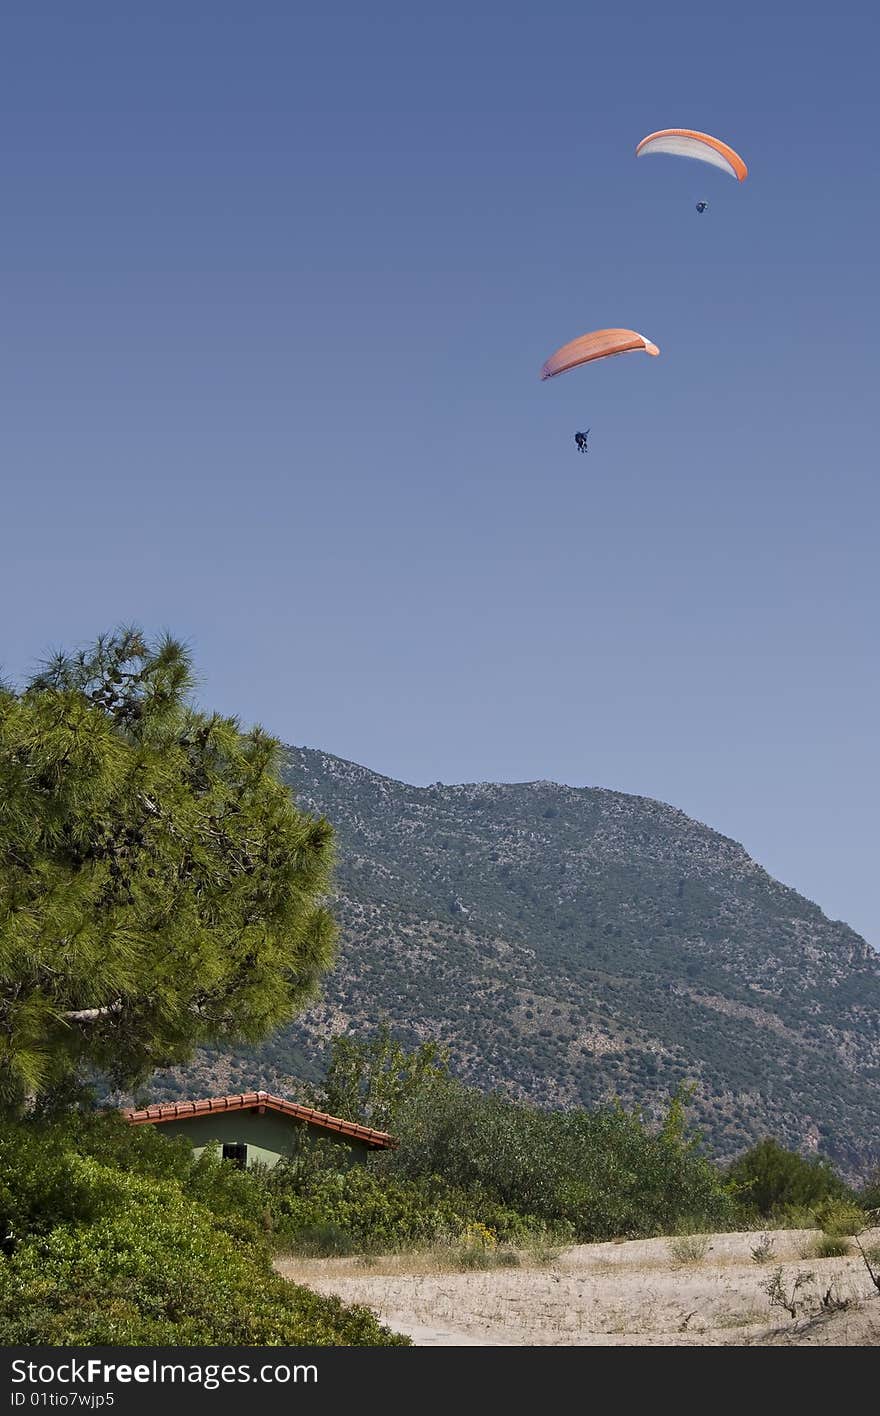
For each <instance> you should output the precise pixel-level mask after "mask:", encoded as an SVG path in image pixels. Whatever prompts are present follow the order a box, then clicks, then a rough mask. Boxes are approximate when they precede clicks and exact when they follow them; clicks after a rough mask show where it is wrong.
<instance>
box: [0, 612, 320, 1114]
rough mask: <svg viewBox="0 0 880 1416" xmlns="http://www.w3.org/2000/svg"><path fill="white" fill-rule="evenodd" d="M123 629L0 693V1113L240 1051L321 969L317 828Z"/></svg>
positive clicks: (178, 676)
mask: <svg viewBox="0 0 880 1416" xmlns="http://www.w3.org/2000/svg"><path fill="white" fill-rule="evenodd" d="M192 686H193V674H192V666H191V662H190V656H189V654H188V652H187V651H186V650H185V648H184V647H183V646H182V645H181V644H180V643H178V642H176V641H175V640H173V639H170V638H165V639H163V640H161V641H159V642H158V643H155V644H149V643H148V642H147V641H146V640H145V639H144V637H143V635H142V634H141V633H140V631H138V630H136V629H131V630H122V631H118V632H117V633H115V634H112V635H108V636H104V637H102V638H101V639H99V640H98V642H97V643H96V644H95V645H94V646H93V647H92V648H90V649H89V650H88V651H83V652H80V653H77V654H74V655H72V656H69V655H65V654H59V655H58V656H57V657H56V658H55V659H53V660H52V661H51V662H50V663H48V664H47V665H46V666H45V667H44V669H43V670H42V671H41V672H40V673H39V674H37V675H36V676H34V677H33V678H32V679H31V680H30V682H29V683H27V684H26V686H25V687H24V688H22V689H20V690H14V689H12V688H10V687H8V686H7V687H3V688H0V1104H2V1105H3V1106H5V1107H7V1108H9V1107H15V1106H19V1105H21V1104H22V1102H23V1100H24V1098H25V1097H26V1096H35V1095H40V1094H41V1093H45V1092H47V1091H51V1090H52V1089H54V1088H57V1087H58V1086H60V1085H62V1084H65V1083H67V1082H69V1081H70V1080H72V1079H74V1078H76V1077H77V1076H78V1075H80V1074H82V1073H83V1072H84V1071H94V1070H97V1071H99V1072H103V1073H104V1074H105V1075H107V1076H108V1077H109V1078H110V1079H111V1081H112V1082H113V1083H114V1084H116V1085H132V1084H134V1083H135V1082H136V1081H138V1080H142V1079H143V1078H144V1077H146V1076H147V1075H148V1074H149V1073H150V1072H151V1071H152V1070H153V1069H154V1068H156V1067H167V1066H170V1065H174V1064H176V1063H179V1062H182V1061H185V1060H186V1059H187V1058H188V1057H190V1056H191V1055H192V1052H193V1050H194V1048H195V1047H197V1046H198V1045H200V1044H204V1043H221V1044H222V1043H232V1042H234V1041H247V1042H255V1041H257V1040H259V1039H260V1038H261V1037H263V1036H264V1035H265V1034H266V1033H267V1032H268V1031H269V1030H271V1029H273V1028H275V1027H277V1026H278V1025H279V1024H281V1023H283V1022H285V1021H286V1020H287V1019H288V1018H290V1017H291V1016H292V1015H293V1014H294V1013H295V1012H296V1011H297V1010H299V1009H300V1008H302V1007H303V1005H304V1004H305V1003H306V1002H307V1001H308V1000H309V999H311V998H312V997H313V996H314V994H315V991H316V988H317V984H318V981H319V979H320V976H321V974H322V973H323V972H324V971H325V970H326V969H327V968H328V967H329V966H330V964H331V962H332V957H333V940H334V927H333V924H332V921H331V918H330V915H329V913H328V911H327V909H326V907H325V905H324V903H323V900H324V895H325V892H326V891H327V889H328V885H329V879H330V870H331V864H332V851H333V835H332V828H331V827H330V825H329V824H328V822H327V821H325V820H323V819H315V818H313V817H310V816H307V815H305V814H303V813H302V812H300V811H299V810H298V809H297V808H296V806H295V805H294V803H293V801H292V799H291V797H290V795H289V792H288V791H287V789H286V787H285V786H284V785H283V784H282V783H281V781H280V780H279V778H278V775H277V763H278V753H279V746H278V744H277V742H276V741H275V740H274V739H273V738H271V737H269V736H268V735H267V734H266V733H264V732H263V731H262V730H261V729H260V728H254V729H252V730H251V731H248V732H242V731H241V730H240V727H239V725H238V723H237V721H236V720H234V719H231V718H228V717H221V716H219V715H216V714H215V715H206V714H204V713H202V712H199V711H197V710H196V709H195V708H193V707H192V706H191V703H190V694H191V690H192Z"/></svg>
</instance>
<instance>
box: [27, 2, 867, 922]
mask: <svg viewBox="0 0 880 1416" xmlns="http://www.w3.org/2000/svg"><path fill="white" fill-rule="evenodd" d="M878 42H880V15H878V11H877V9H876V7H869V6H868V5H850V4H847V3H843V4H838V5H835V6H834V7H828V6H825V7H823V10H822V11H820V10H819V9H818V8H817V9H815V10H811V9H810V8H809V7H808V6H807V7H805V6H797V7H796V6H794V5H785V6H783V5H774V4H773V3H762V4H753V3H747V4H741V5H738V6H736V7H730V8H729V9H728V11H727V12H726V14H721V13H715V7H713V6H706V5H700V6H696V5H675V6H674V7H673V8H672V9H669V8H667V7H660V6H657V5H647V4H644V3H641V0H638V3H633V4H631V5H629V6H627V7H621V6H607V7H604V13H597V10H596V7H592V6H587V5H584V4H583V3H582V0H580V3H576V4H575V3H555V0H547V3H543V4H541V5H535V4H534V3H533V4H530V5H528V6H526V5H522V4H519V3H518V2H517V0H513V3H508V4H505V5H490V4H484V3H481V0H468V3H467V4H464V3H458V0H450V3H445V4H444V5H443V6H442V7H441V6H436V7H431V8H430V9H429V8H428V7H427V6H424V5H420V4H414V3H411V2H410V3H407V4H388V3H382V0H377V3H374V4H372V5H370V6H365V5H363V4H354V3H338V4H322V5H320V6H315V5H301V4H297V3H284V4H273V3H266V0H252V3H249V4H247V5H245V4H228V3H223V0H220V3H212V4H210V5H208V4H202V3H199V0H188V3H187V4H186V5H180V4H178V3H174V4H170V3H164V0H155V3H153V4H151V5H150V6H138V7H136V6H133V5H131V6H126V5H122V6H120V5H119V4H117V3H114V4H97V3H88V0H84V3H82V4H80V5H77V6H70V5H51V4H42V3H39V2H38V0H34V3H28V4H20V3H10V4H7V5H5V6H4V11H3V20H2V42H0V177H2V192H3V208H2V210H3V217H2V226H0V475H2V478H3V500H2V516H3V528H2V538H0V542H2V559H0V603H2V607H3V609H2V637H0V660H2V662H3V664H4V666H5V669H6V671H7V673H9V674H11V675H13V676H19V675H21V674H24V673H25V672H26V671H27V670H28V669H29V668H30V667H32V666H33V664H34V662H35V661H36V660H38V659H39V658H40V657H41V656H42V655H44V654H45V653H46V652H48V651H49V650H51V649H52V648H54V647H57V646H59V645H74V644H78V643H81V642H83V641H85V640H88V639H89V638H91V637H92V636H93V635H94V634H95V633H97V632H98V631H100V630H102V629H106V628H108V627H112V626H113V625H114V624H116V623H119V622H123V621H137V622H139V623H141V624H142V625H143V626H144V627H145V628H146V629H147V630H148V631H161V630H163V629H169V630H171V631H172V632H174V633H176V634H178V635H180V636H182V637H185V638H186V639H187V640H188V641H189V642H190V643H191V644H192V646H193V649H194V651H195V654H196V659H197V663H198V668H199V672H200V675H201V689H200V697H201V700H202V701H203V702H204V703H205V705H206V706H209V707H216V708H219V709H221V710H224V711H228V712H234V713H237V714H239V715H240V716H241V717H242V719H243V720H245V721H247V722H250V721H255V720H259V721H261V722H263V723H264V724H265V725H266V726H267V727H268V728H270V729H271V730H272V731H274V732H276V733H277V734H279V735H280V736H281V737H282V738H284V739H285V740H287V741H290V742H295V743H305V744H307V745H310V746H319V747H322V748H324V749H326V750H328V751H331V752H336V753H339V754H340V755H342V756H346V757H351V758H354V759H355V760H357V761H360V762H363V763H365V764H366V765H368V766H370V767H373V768H375V769H377V770H379V771H383V772H387V773H389V774H391V775H394V776H398V777H401V778H404V779H406V780H409V781H413V782H431V781H435V780H441V781H446V782H451V781H460V780H474V779H477V780H484V779H491V780H495V779H501V780H527V779H532V778H537V777H548V778H555V779H557V780H561V781H565V782H570V783H573V784H575V785H584V784H591V785H601V786H609V787H614V788H618V789H621V790H625V791H631V792H637V793H640V794H643V795H648V796H656V797H660V798H662V799H663V800H666V801H669V802H672V803H674V804H676V805H677V806H680V807H682V808H683V809H684V810H686V811H688V812H690V813H691V814H692V815H694V816H696V817H698V818H700V819H701V820H704V821H706V822H708V823H709V824H710V825H712V826H713V827H715V828H717V829H718V830H720V831H722V832H724V833H725V834H727V835H731V836H734V837H736V838H737V839H739V840H741V841H742V842H743V843H744V844H745V846H746V847H747V849H748V850H749V851H750V852H751V853H752V854H753V855H754V856H755V857H756V858H757V859H758V860H760V861H761V863H762V864H764V865H765V866H766V867H767V868H768V869H769V870H771V871H772V872H773V873H774V874H776V875H778V876H779V877H780V878H781V879H783V880H785V881H786V882H787V883H789V884H792V885H794V886H796V887H797V888H798V889H799V890H801V891H803V892H804V893H805V894H806V895H808V896H809V897H810V898H812V899H815V900H817V901H818V902H819V903H820V904H821V905H822V906H823V908H825V909H826V910H827V912H828V913H829V914H831V915H832V916H833V917H838V918H845V919H847V920H848V921H849V922H850V923H851V924H853V925H854V926H855V927H856V928H858V929H859V930H861V931H862V932H863V933H865V934H866V936H867V937H868V938H870V939H871V940H872V942H874V943H875V944H880V900H878V894H877V888H876V879H877V847H878V829H877V825H878V798H880V793H878V785H880V783H878V770H877V769H878V761H877V726H876V722H877V697H878V677H880V675H878V667H877V618H878V617H877V599H878V597H877V589H878V586H877V543H878V488H877V456H876V439H877V412H876V407H877V374H878V352H877V338H878V331H880V285H878V280H877V274H876V248H877V231H878V229H880V190H878V181H877V171H878V168H877V161H876V149H875V142H876V138H875V130H876V121H877V99H876V72H875V69H876V54H877V52H878ZM665 126H688V127H695V128H702V129H705V130H708V131H710V132H714V133H717V134H718V135H719V136H721V137H723V138H725V139H726V140H728V141H729V142H731V143H732V144H733V145H734V146H735V147H736V148H737V149H738V150H739V151H740V152H742V154H743V155H744V157H745V158H746V161H747V162H748V163H749V166H750V175H749V179H748V181H747V182H746V183H745V184H743V185H742V186H739V185H738V184H736V183H734V182H733V181H732V180H730V179H728V178H726V177H725V176H724V175H723V174H722V173H719V172H717V171H715V170H713V169H711V168H708V167H703V166H701V165H697V164H694V163H688V162H684V161H679V160H676V159H672V158H662V157H656V158H648V159H644V160H642V161H638V162H637V161H636V160H635V158H634V155H633V150H634V148H635V145H636V143H637V142H638V140H639V139H640V138H641V137H643V136H644V135H645V134H646V133H647V132H649V131H652V130H654V129H656V128H659V127H665ZM700 199H706V200H708V201H709V203H710V207H709V211H708V212H707V213H706V214H705V215H704V216H702V217H700V216H698V215H697V214H696V212H695V211H694V203H695V202H696V201H697V200H700ZM605 325H624V326H631V327H634V328H636V329H638V330H640V331H641V332H642V333H644V334H646V335H648V337H649V338H651V339H653V340H655V341H656V342H657V343H658V344H659V345H660V348H661V351H662V353H661V357H660V358H659V359H648V358H646V357H643V356H641V355H629V356H626V357H624V358H621V359H615V360H610V361H608V362H607V363H606V364H604V365H601V366H593V367H592V368H589V369H582V370H578V371H575V372H573V373H570V374H566V375H564V376H562V377H560V378H559V379H557V380H555V381H553V382H552V383H547V384H542V383H541V382H540V381H539V378H538V372H539V369H540V366H541V364H542V362H543V360H544V359H545V358H546V356H547V355H548V354H549V353H551V352H552V350H553V349H554V348H556V347H557V346H558V345H560V344H562V343H564V342H565V341H566V340H568V339H571V338H573V337H574V336H575V335H577V334H580V333H582V332H584V331H585V330H588V329H593V328H597V327H602V326H605ZM586 425H590V426H591V427H592V443H593V451H592V453H591V455H590V456H589V458H581V457H579V456H578V455H577V453H576V451H575V448H574V445H573V442H572V434H573V433H574V431H575V429H576V428H580V427H583V426H586Z"/></svg>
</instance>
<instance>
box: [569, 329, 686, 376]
mask: <svg viewBox="0 0 880 1416" xmlns="http://www.w3.org/2000/svg"><path fill="white" fill-rule="evenodd" d="M639 349H641V350H643V351H644V352H645V353H646V354H659V353H660V350H659V349H658V348H657V346H656V344H652V343H651V341H650V339H646V338H645V336H644V335H643V334H637V333H636V331H635V330H634V329H594V330H593V331H592V332H591V333H590V334H582V335H581V336H580V337H579V338H578V339H572V340H571V341H570V342H569V343H568V344H563V346H562V348H561V349H557V351H556V353H555V354H551V355H550V358H549V359H548V360H547V362H546V363H545V365H544V367H543V368H542V370H541V378H542V379H553V378H555V377H556V375H557V374H564V373H565V372H566V371H567V370H568V369H576V368H577V367H578V365H579V364H589V363H592V361H593V360H594V359H610V358H612V357H613V356H614V355H615V354H628V353H630V352H631V351H634V350H639Z"/></svg>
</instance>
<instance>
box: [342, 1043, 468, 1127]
mask: <svg viewBox="0 0 880 1416" xmlns="http://www.w3.org/2000/svg"><path fill="white" fill-rule="evenodd" d="M446 1070H447V1058H446V1053H445V1052H444V1051H443V1049H442V1048H440V1047H439V1046H438V1045H437V1043H435V1042H423V1043H421V1044H420V1046H418V1047H416V1048H414V1049H413V1050H412V1051H411V1052H407V1050H406V1048H404V1047H403V1046H402V1044H401V1043H399V1042H398V1041H396V1040H395V1038H394V1037H393V1036H392V1033H391V1029H390V1027H389V1026H388V1024H387V1023H382V1024H381V1025H380V1027H379V1028H378V1029H377V1030H376V1032H375V1033H374V1034H373V1036H372V1037H369V1038H365V1039H361V1038H356V1037H348V1036H341V1037H335V1038H334V1039H333V1041H332V1043H331V1047H330V1061H329V1064H328V1066H327V1072H326V1075H325V1078H324V1082H323V1086H322V1088H321V1090H320V1093H319V1094H318V1095H317V1096H316V1098H315V1100H316V1104H318V1105H319V1106H322V1107H324V1109H325V1110H327V1111H329V1112H330V1113H331V1114H332V1115H334V1116H343V1117H345V1119H346V1120H348V1121H357V1122H359V1123H360V1124H361V1125H363V1126H374V1127H375V1128H376V1129H377V1130H379V1131H389V1130H391V1131H393V1130H394V1127H395V1124H396V1121H397V1118H398V1116H399V1115H400V1112H401V1109H402V1108H403V1107H404V1106H405V1105H406V1104H407V1103H408V1102H409V1101H410V1100H411V1099H412V1098H413V1096H415V1095H417V1094H418V1092H419V1091H420V1090H421V1089H422V1088H423V1087H424V1086H425V1085H426V1083H428V1082H430V1081H431V1080H432V1079H433V1078H436V1077H443V1076H445V1075H446Z"/></svg>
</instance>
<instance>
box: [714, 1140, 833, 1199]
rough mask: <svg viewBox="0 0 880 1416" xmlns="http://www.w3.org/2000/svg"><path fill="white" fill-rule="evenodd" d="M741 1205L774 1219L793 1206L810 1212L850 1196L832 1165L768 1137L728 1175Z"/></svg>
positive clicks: (737, 1163) (736, 1164)
mask: <svg viewBox="0 0 880 1416" xmlns="http://www.w3.org/2000/svg"><path fill="white" fill-rule="evenodd" d="M727 1175H728V1179H729V1180H731V1181H732V1182H733V1184H734V1185H735V1186H736V1188H737V1190H738V1191H739V1192H740V1193H739V1198H740V1200H741V1203H742V1204H743V1205H744V1206H745V1207H746V1208H752V1209H754V1210H755V1211H757V1213H758V1214H759V1215H762V1216H766V1217H770V1216H771V1215H774V1214H777V1213H779V1212H780V1211H781V1210H784V1209H786V1208H787V1207H789V1206H798V1207H805V1208H809V1207H810V1206H813V1205H817V1204H820V1203H821V1202H822V1201H823V1200H829V1199H837V1198H842V1197H844V1196H845V1195H847V1194H848V1193H849V1191H848V1190H847V1187H846V1185H845V1184H844V1183H843V1181H842V1180H841V1178H840V1176H839V1175H838V1174H837V1173H836V1171H835V1170H834V1169H833V1167H832V1166H831V1164H830V1163H829V1162H828V1161H827V1160H825V1159H824V1158H823V1157H821V1156H813V1157H811V1158H809V1159H808V1158H807V1157H806V1156H803V1155H799V1154H798V1152H797V1151H791V1150H786V1149H785V1147H784V1146H781V1145H780V1144H779V1142H778V1141H774V1140H773V1139H772V1137H767V1138H766V1139H765V1140H763V1141H759V1142H758V1144H757V1145H756V1146H752V1148H751V1150H748V1151H746V1153H745V1155H741V1156H740V1158H739V1160H736V1161H734V1163H733V1165H731V1166H730V1168H729V1170H728V1172H727Z"/></svg>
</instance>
